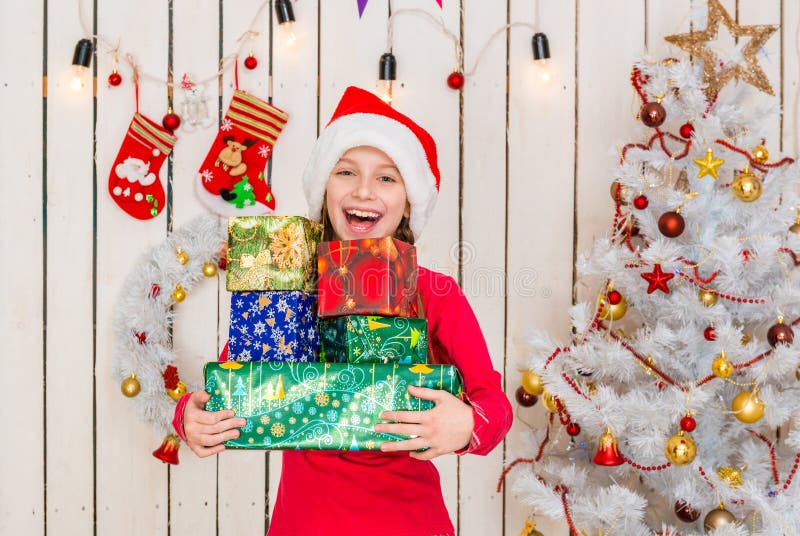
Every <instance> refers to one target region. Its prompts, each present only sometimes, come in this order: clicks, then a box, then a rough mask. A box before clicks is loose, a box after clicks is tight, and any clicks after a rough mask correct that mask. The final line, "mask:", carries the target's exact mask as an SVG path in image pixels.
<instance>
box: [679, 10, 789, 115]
mask: <svg viewBox="0 0 800 536" xmlns="http://www.w3.org/2000/svg"><path fill="white" fill-rule="evenodd" d="M720 23H722V24H723V25H725V27H726V28H727V29H728V31H729V32H730V33H731V35H733V36H734V37H735V38H736V39H737V40H738V39H741V38H742V37H749V38H750V40H749V41H748V42H747V44H746V45H745V46H744V48H743V49H742V56H743V59H742V61H743V62H742V63H737V62H729V63H728V64H727V65H723V66H722V68H721V69H720V70H717V66H718V65H719V63H720V61H719V58H718V57H717V54H716V53H715V52H714V51H713V50H711V49H710V48H709V46H708V45H709V42H711V41H714V40H715V39H716V38H717V34H718V32H719V25H720ZM777 29H778V26H777V25H774V24H755V25H752V26H740V25H739V24H737V23H736V21H735V20H734V19H733V18H732V17H731V16H730V14H729V13H728V12H727V11H725V8H724V7H722V4H720V1H719V0H708V20H707V22H706V29H705V30H703V31H701V32H694V31H692V32H689V33H684V34H675V35H668V36H667V37H665V38H664V39H665V40H666V41H667V42H668V43H672V44H673V45H675V46H676V47H678V48H681V49H683V50H686V51H687V52H689V53H690V54H691V55H692V56H694V57H696V58H698V59H700V60H701V61H702V62H703V82H705V83H706V96H707V97H708V98H710V99H711V98H714V97H715V96H716V95H717V94H718V93H719V92H720V91H721V90H722V88H723V87H724V86H725V84H727V83H728V82H730V81H731V80H732V79H735V80H742V81H743V82H747V83H748V84H750V85H751V86H754V87H756V88H758V89H759V90H760V91H763V92H764V93H767V94H768V95H774V94H775V92H774V91H773V90H772V86H771V85H770V83H769V79H768V78H767V75H766V74H765V73H764V70H763V69H762V68H761V66H760V65H759V64H758V60H757V59H756V54H757V53H758V51H759V50H760V49H761V47H763V46H764V43H766V42H767V40H769V38H770V36H771V35H772V34H773V33H775V31H776V30H777Z"/></svg>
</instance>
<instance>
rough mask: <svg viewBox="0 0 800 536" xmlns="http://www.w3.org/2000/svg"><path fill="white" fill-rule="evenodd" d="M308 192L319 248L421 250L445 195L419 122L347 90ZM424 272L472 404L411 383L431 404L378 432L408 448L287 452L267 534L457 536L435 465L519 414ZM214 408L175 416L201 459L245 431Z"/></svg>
mask: <svg viewBox="0 0 800 536" xmlns="http://www.w3.org/2000/svg"><path fill="white" fill-rule="evenodd" d="M303 190H304V192H305V195H306V199H307V200H308V205H309V215H310V217H311V218H313V219H316V220H317V221H322V223H323V227H324V234H323V240H352V239H359V238H379V237H383V236H389V235H392V236H394V237H396V238H399V239H400V240H403V241H406V242H409V243H414V240H415V239H417V238H419V236H420V233H421V232H422V230H423V228H424V227H425V222H426V221H427V219H428V217H429V216H430V214H431V211H432V210H433V205H434V203H435V201H436V196H437V194H438V190H439V169H438V167H437V163H436V145H435V143H434V141H433V138H431V136H430V135H429V134H428V133H427V132H426V131H425V130H423V129H422V128H421V127H420V126H418V125H417V124H416V123H414V122H413V121H412V120H411V119H409V118H408V117H406V116H404V115H402V114H400V113H399V112H397V111H396V110H394V109H393V108H391V107H390V106H388V105H387V104H385V103H384V102H383V101H382V100H380V99H379V98H378V97H376V96H375V95H373V94H372V93H369V92H368V91H364V90H362V89H359V88H355V87H350V88H348V89H347V90H346V91H345V93H344V95H343V96H342V99H341V101H340V102H339V105H338V106H337V108H336V111H335V112H334V114H333V117H332V118H331V121H330V122H329V123H328V125H327V127H326V128H325V130H323V132H322V134H321V135H320V137H319V139H318V140H317V142H316V145H315V147H314V149H313V152H312V154H311V158H310V160H309V163H308V166H307V168H306V171H305V174H304V177H303ZM418 275H419V277H418V288H419V293H420V296H421V298H422V309H423V311H424V314H425V317H426V318H427V320H428V334H429V340H430V347H431V356H432V357H431V362H432V363H446V364H453V365H455V366H456V367H458V369H459V371H460V372H461V375H462V377H463V380H464V382H463V383H464V395H462V398H461V399H459V398H456V397H454V396H453V395H451V394H450V393H448V392H446V391H437V390H432V389H426V388H422V387H414V386H410V387H409V388H408V391H409V394H411V395H412V396H416V397H419V398H423V399H427V400H432V401H433V402H435V407H434V408H433V409H430V410H428V411H422V412H415V411H394V412H384V413H383V414H382V415H381V419H383V420H385V421H395V422H393V423H383V424H377V425H375V430H376V431H378V432H387V433H394V434H406V435H409V436H411V437H412V439H408V440H405V441H398V442H386V443H383V444H382V445H381V451H382V452H365V451H362V452H352V453H351V452H340V451H299V450H289V451H285V452H284V453H283V467H282V471H281V481H280V486H279V488H278V497H277V502H276V504H275V509H274V510H273V512H272V517H271V522H270V528H269V532H268V536H308V535H312V534H332V535H334V536H336V535H340V536H345V535H347V536H454V535H455V532H454V530H453V524H452V522H451V521H450V518H449V517H448V514H447V510H446V508H445V505H444V500H443V498H442V492H441V487H440V484H439V473H438V472H437V470H436V468H435V467H434V465H433V463H431V462H430V460H431V459H433V458H435V457H437V456H441V455H443V454H449V453H451V452H454V453H456V454H458V455H462V454H466V453H470V454H481V455H485V454H488V453H489V452H490V451H491V450H492V449H493V448H494V447H495V446H496V445H497V444H498V443H499V442H500V441H501V440H502V439H503V437H504V436H505V435H506V433H507V432H508V429H509V428H510V427H511V421H512V414H511V405H510V404H509V402H508V399H507V397H506V396H505V394H504V393H503V390H502V387H501V382H500V374H499V373H498V372H497V371H495V370H494V369H493V368H492V363H491V360H490V358H489V352H488V349H487V347H486V342H485V340H484V338H483V334H482V333H481V330H480V327H479V325H478V321H477V319H476V318H475V315H474V313H473V312H472V309H471V308H470V306H469V303H468V302H467V299H466V297H465V296H464V294H463V293H462V292H461V289H459V287H458V285H457V283H456V282H455V280H454V279H453V278H452V277H450V276H447V275H444V274H440V273H437V272H433V271H430V270H427V269H426V268H423V267H421V266H420V267H419V274H418ZM221 359H224V357H221ZM208 399H209V395H208V394H207V393H206V392H205V391H198V392H196V393H190V394H187V395H185V396H184V397H183V398H182V399H181V400H180V402H179V403H178V405H177V407H176V409H175V421H174V424H175V429H176V431H177V433H178V434H179V435H180V436H181V438H182V439H183V440H184V441H185V442H186V444H187V445H189V448H191V449H192V451H193V452H194V453H195V454H197V455H198V456H200V457H205V456H209V455H211V454H217V453H219V452H221V451H222V450H224V448H225V447H224V446H223V445H222V444H221V443H222V442H223V441H226V440H228V439H232V438H235V437H238V435H239V430H238V428H239V427H241V426H244V424H245V420H244V419H240V418H235V417H234V414H233V411H219V412H216V413H212V412H206V411H204V409H203V408H204V405H205V402H206V401H207V400H208ZM423 448H424V449H426V450H424V451H421V452H417V451H418V450H419V449H423Z"/></svg>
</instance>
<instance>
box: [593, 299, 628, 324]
mask: <svg viewBox="0 0 800 536" xmlns="http://www.w3.org/2000/svg"><path fill="white" fill-rule="evenodd" d="M597 309H598V312H599V315H600V319H601V320H619V319H620V318H622V317H623V316H625V312H626V311H627V310H628V302H626V301H625V296H621V299H620V301H619V303H617V304H612V303H611V302H609V301H608V296H607V295H606V294H601V295H600V297H599V298H597Z"/></svg>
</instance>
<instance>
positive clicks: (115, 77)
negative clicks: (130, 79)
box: [108, 71, 122, 87]
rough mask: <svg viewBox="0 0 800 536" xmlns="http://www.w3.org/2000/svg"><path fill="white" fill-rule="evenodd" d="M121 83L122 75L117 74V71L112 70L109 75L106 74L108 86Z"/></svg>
mask: <svg viewBox="0 0 800 536" xmlns="http://www.w3.org/2000/svg"><path fill="white" fill-rule="evenodd" d="M121 83H122V75H121V74H119V73H118V72H117V71H112V72H111V74H110V75H108V85H110V86H114V87H116V86H118V85H120V84H121Z"/></svg>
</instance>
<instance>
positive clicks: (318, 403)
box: [204, 361, 462, 450]
mask: <svg viewBox="0 0 800 536" xmlns="http://www.w3.org/2000/svg"><path fill="white" fill-rule="evenodd" d="M204 376H205V382H206V386H205V388H206V391H207V392H208V393H209V394H210V395H211V399H210V400H209V401H208V402H207V403H206V410H207V411H219V410H223V409H234V410H236V416H237V417H242V418H244V419H245V420H246V421H247V423H246V424H245V425H244V426H243V427H242V428H241V434H240V435H239V437H238V438H236V439H232V440H230V441H226V442H225V446H226V448H234V449H267V450H287V449H301V450H380V445H381V443H383V442H385V441H400V440H404V439H408V436H404V435H396V434H385V433H377V432H375V431H374V430H373V427H374V426H375V424H378V423H380V422H382V421H381V419H380V415H381V413H383V412H384V411H397V410H416V411H425V410H428V409H431V408H432V407H433V402H431V401H429V400H422V399H420V398H416V397H413V396H411V395H409V394H408V386H409V385H416V386H420V387H428V388H431V389H443V390H446V391H448V392H449V393H452V394H453V395H454V396H460V395H461V392H462V382H461V375H460V374H459V372H458V370H457V369H456V368H455V367H454V366H452V365H427V364H423V363H418V364H416V365H400V364H397V363H394V364H380V363H373V364H352V363H287V362H267V361H263V362H249V363H238V362H235V361H222V362H213V363H207V364H206V366H205V369H204Z"/></svg>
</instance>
